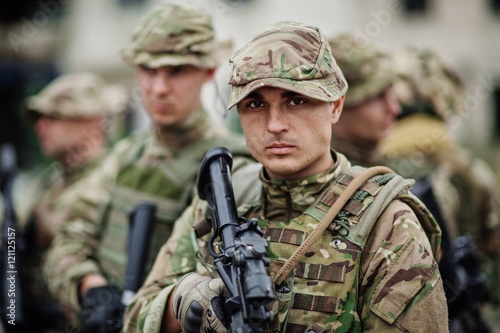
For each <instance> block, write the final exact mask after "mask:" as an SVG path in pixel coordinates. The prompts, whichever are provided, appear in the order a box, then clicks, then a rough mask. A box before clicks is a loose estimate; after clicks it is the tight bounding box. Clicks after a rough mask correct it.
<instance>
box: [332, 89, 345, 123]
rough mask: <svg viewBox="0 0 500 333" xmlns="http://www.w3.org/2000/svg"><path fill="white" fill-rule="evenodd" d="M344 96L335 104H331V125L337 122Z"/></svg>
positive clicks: (342, 106)
mask: <svg viewBox="0 0 500 333" xmlns="http://www.w3.org/2000/svg"><path fill="white" fill-rule="evenodd" d="M344 100H345V95H344V96H342V97H340V98H339V99H338V100H336V101H335V102H332V124H336V123H337V122H338V121H339V118H340V114H341V113H342V109H343V108H344Z"/></svg>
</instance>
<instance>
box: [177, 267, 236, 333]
mask: <svg viewBox="0 0 500 333" xmlns="http://www.w3.org/2000/svg"><path fill="white" fill-rule="evenodd" d="M223 292H224V283H223V282H222V280H221V279H220V278H217V279H212V278H210V277H207V276H201V275H199V274H197V273H189V274H187V275H185V276H184V277H183V278H182V279H181V280H180V281H179V283H178V284H177V287H176V288H175V291H174V294H173V298H172V309H173V312H174V316H175V318H177V319H178V320H179V322H180V324H181V326H182V329H183V331H184V332H187V333H191V332H227V328H226V325H225V320H224V311H223V302H224V298H223V297H222V293H223Z"/></svg>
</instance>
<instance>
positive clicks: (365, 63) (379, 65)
mask: <svg viewBox="0 0 500 333" xmlns="http://www.w3.org/2000/svg"><path fill="white" fill-rule="evenodd" d="M329 42H330V46H331V48H332V54H333V56H334V57H335V60H337V64H338V65H339V67H340V69H342V72H343V73H344V76H345V78H346V80H347V82H348V83H349V92H348V93H347V94H346V98H345V101H344V107H346V108H350V107H355V106H359V105H360V104H363V103H364V102H366V101H368V100H369V99H371V98H373V97H376V96H378V95H380V94H381V93H383V92H384V91H385V90H386V89H387V88H388V87H389V86H391V85H392V84H393V83H394V81H395V80H396V79H397V75H396V72H395V71H394V70H393V69H392V63H391V62H392V61H391V57H390V54H389V53H385V52H383V51H382V50H380V49H378V48H377V47H375V46H374V45H372V44H369V43H367V42H363V41H361V40H360V39H359V38H356V37H355V36H354V35H351V34H349V33H342V34H339V35H337V36H335V37H333V38H330V39H329Z"/></svg>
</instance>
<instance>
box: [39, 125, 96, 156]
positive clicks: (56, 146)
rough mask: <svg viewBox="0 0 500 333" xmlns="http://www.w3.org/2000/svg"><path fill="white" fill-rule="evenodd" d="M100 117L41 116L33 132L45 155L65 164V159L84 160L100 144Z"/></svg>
mask: <svg viewBox="0 0 500 333" xmlns="http://www.w3.org/2000/svg"><path fill="white" fill-rule="evenodd" d="M101 124H102V118H101V117H97V118H92V119H60V118H52V117H47V116H41V117H40V118H39V119H38V120H37V122H36V123H35V132H36V134H37V136H38V141H39V143H40V147H41V148H42V150H43V152H44V154H45V155H47V156H49V157H53V158H55V159H57V160H58V161H60V162H61V163H65V164H67V162H69V161H66V160H65V159H66V158H68V157H69V158H71V159H75V158H78V159H80V160H84V159H85V157H87V156H86V154H90V153H91V152H93V151H94V149H95V148H96V147H95V145H98V144H100V140H96V138H97V139H100V138H102V137H103V133H102V129H101Z"/></svg>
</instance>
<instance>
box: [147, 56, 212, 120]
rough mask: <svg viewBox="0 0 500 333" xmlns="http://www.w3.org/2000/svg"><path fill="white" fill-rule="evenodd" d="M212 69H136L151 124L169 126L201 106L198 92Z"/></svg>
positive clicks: (191, 67) (208, 78)
mask: <svg viewBox="0 0 500 333" xmlns="http://www.w3.org/2000/svg"><path fill="white" fill-rule="evenodd" d="M214 73H215V69H200V68H197V67H194V66H188V65H186V66H163V67H160V68H147V67H144V66H139V67H138V70H137V75H138V80H139V86H140V89H141V95H142V99H143V102H144V104H145V106H146V109H147V111H148V113H149V114H150V116H151V118H152V119H153V121H154V122H155V123H156V124H158V125H160V126H172V125H175V124H177V123H179V122H181V121H182V120H184V119H186V118H187V117H188V116H189V115H190V114H191V113H192V112H193V111H195V110H197V109H199V108H200V107H201V89H202V86H203V84H204V83H205V82H208V81H210V80H211V79H212V78H213V76H214Z"/></svg>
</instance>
